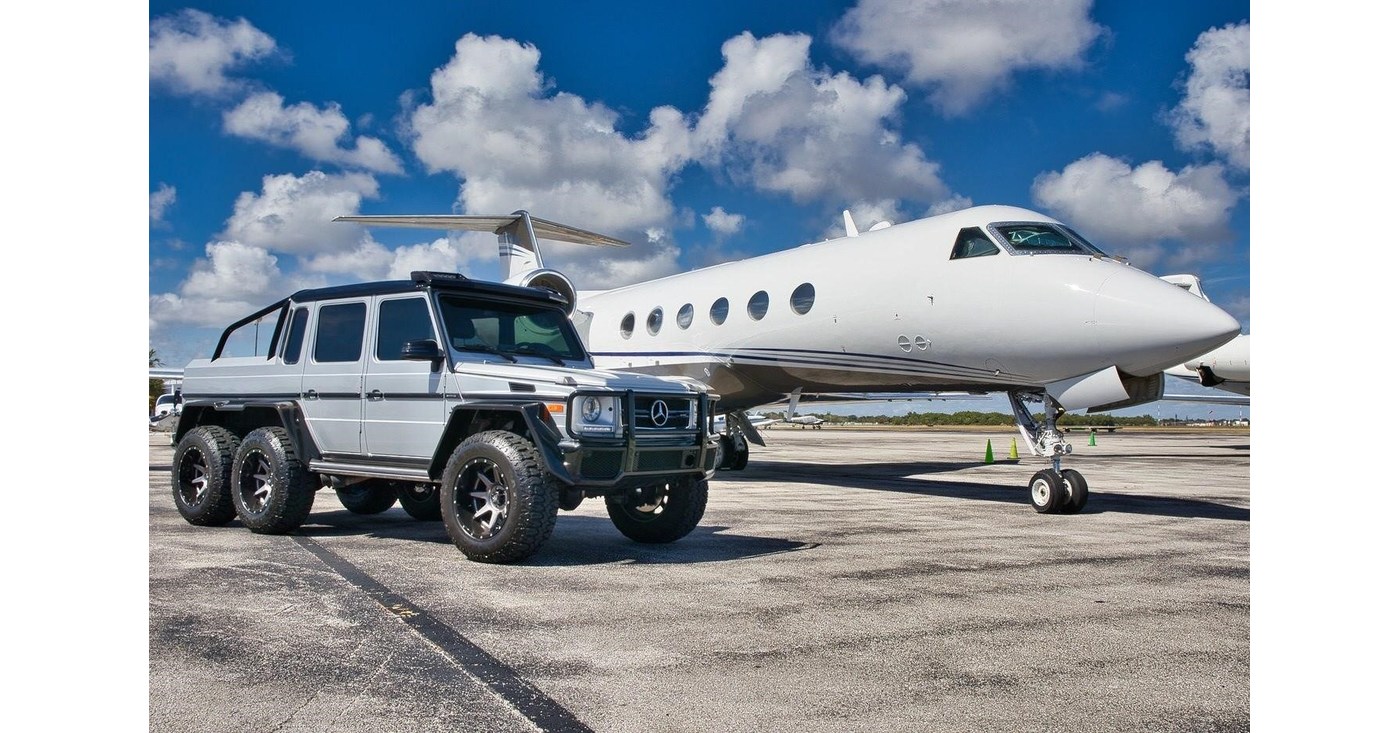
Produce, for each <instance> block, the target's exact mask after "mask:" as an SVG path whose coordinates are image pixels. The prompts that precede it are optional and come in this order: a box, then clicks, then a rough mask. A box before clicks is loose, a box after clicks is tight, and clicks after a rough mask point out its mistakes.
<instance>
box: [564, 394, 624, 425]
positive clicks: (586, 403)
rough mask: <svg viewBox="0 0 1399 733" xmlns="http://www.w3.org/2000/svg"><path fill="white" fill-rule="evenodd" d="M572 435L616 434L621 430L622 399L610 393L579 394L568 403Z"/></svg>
mask: <svg viewBox="0 0 1399 733" xmlns="http://www.w3.org/2000/svg"><path fill="white" fill-rule="evenodd" d="M569 407H570V409H569V415H570V417H569V421H568V422H569V425H568V427H569V429H570V430H572V431H573V434H574V435H617V434H618V433H620V432H621V430H622V421H621V412H622V409H621V408H622V401H621V400H620V399H619V398H617V397H615V396H612V395H591V394H590V395H579V396H576V397H574V398H573V400H572V402H571V403H570V405H569Z"/></svg>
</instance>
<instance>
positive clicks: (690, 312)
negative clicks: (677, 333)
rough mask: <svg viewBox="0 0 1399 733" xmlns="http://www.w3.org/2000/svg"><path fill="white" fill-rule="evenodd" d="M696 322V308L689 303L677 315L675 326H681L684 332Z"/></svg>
mask: <svg viewBox="0 0 1399 733" xmlns="http://www.w3.org/2000/svg"><path fill="white" fill-rule="evenodd" d="M694 320H695V307H694V306H693V305H690V304H689V303H686V304H685V305H682V306H680V311H679V312H677V313H676V314H675V325H677V326H679V327H680V329H681V330H682V331H683V330H684V329H687V328H689V327H690V324H691V323H693V322H694Z"/></svg>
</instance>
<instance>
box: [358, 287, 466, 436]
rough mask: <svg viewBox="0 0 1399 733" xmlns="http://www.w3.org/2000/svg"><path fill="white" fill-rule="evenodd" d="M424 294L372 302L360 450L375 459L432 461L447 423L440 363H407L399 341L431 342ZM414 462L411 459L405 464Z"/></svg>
mask: <svg viewBox="0 0 1399 733" xmlns="http://www.w3.org/2000/svg"><path fill="white" fill-rule="evenodd" d="M430 311H431V309H430V308H429V307H428V301H427V298H426V296H424V295H421V294H413V295H408V296H401V295H392V296H387V295H386V296H380V297H378V298H376V300H375V304H374V313H375V317H374V344H373V350H372V351H371V352H370V353H369V355H368V358H367V359H366V361H365V371H364V392H365V399H364V450H365V452H366V453H368V454H370V455H374V456H376V457H380V458H382V457H401V458H405V459H423V460H428V459H431V457H432V453H433V450H434V449H436V448H437V443H438V439H439V438H441V436H442V428H443V426H444V425H446V422H447V402H446V396H445V395H446V391H445V389H444V379H446V378H447V377H445V376H444V375H445V369H444V367H443V366H442V362H438V363H437V364H433V363H432V362H427V361H409V360H406V359H404V358H402V356H401V355H400V352H401V351H402V349H403V344H404V342H407V341H414V340H418V339H432V340H434V341H436V342H437V343H438V344H441V343H442V339H441V337H440V336H439V335H438V334H437V330H436V329H435V328H433V325H432V317H431V316H430V315H429V313H430ZM410 463H416V461H410Z"/></svg>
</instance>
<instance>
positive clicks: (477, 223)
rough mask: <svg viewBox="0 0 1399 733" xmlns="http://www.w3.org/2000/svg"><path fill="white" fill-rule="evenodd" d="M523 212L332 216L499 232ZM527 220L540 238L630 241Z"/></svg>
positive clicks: (354, 220)
mask: <svg viewBox="0 0 1399 733" xmlns="http://www.w3.org/2000/svg"><path fill="white" fill-rule="evenodd" d="M523 213H524V212H517V213H514V214H510V215H508V216H466V215H462V214H436V215H425V216H417V215H411V214H410V215H393V216H337V217H335V221H344V222H351V223H354V224H365V225H368V226H379V227H408V228H412V229H455V230H462V231H469V232H493V233H496V234H500V233H501V231H503V230H504V229H506V228H507V227H509V226H510V225H512V224H515V223H516V222H517V221H519V219H520V217H521V215H522V214H523ZM529 220H530V223H531V224H532V225H533V228H534V234H535V236H537V237H539V238H540V239H551V240H554V241H556V242H571V243H573V244H592V245H599V246H607V247H626V246H629V243H627V242H624V241H622V240H620V239H614V238H612V237H608V236H604V235H602V234H597V233H594V232H590V231H587V230H584V229H579V228H578V227H571V226H569V225H567V224H559V223H558V222H552V221H548V220H546V219H540V218H538V217H535V216H530V217H529Z"/></svg>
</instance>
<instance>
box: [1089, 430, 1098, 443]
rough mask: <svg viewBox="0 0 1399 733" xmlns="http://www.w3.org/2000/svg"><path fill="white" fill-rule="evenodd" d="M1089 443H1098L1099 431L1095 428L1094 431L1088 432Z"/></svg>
mask: <svg viewBox="0 0 1399 733" xmlns="http://www.w3.org/2000/svg"><path fill="white" fill-rule="evenodd" d="M1088 444H1089V445H1097V444H1098V431H1096V430H1094V431H1093V432H1091V433H1089V434H1088Z"/></svg>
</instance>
